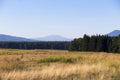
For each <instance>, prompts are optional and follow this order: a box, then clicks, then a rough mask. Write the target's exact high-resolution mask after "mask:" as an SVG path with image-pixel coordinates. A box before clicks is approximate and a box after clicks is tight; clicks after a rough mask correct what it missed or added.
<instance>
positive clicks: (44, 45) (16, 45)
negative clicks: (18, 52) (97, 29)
mask: <svg viewBox="0 0 120 80" xmlns="http://www.w3.org/2000/svg"><path fill="white" fill-rule="evenodd" d="M69 43H70V42H0V48H9V49H60V50H67V49H68V47H69Z"/></svg>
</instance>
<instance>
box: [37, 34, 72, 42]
mask: <svg viewBox="0 0 120 80" xmlns="http://www.w3.org/2000/svg"><path fill="white" fill-rule="evenodd" d="M35 40H39V41H71V40H72V39H69V38H65V37H62V36H59V35H50V36H45V37H40V38H35Z"/></svg>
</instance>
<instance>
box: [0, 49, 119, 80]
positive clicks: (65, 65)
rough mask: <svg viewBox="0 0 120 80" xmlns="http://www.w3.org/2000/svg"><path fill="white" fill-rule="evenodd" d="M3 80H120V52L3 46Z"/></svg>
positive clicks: (0, 70) (0, 71)
mask: <svg viewBox="0 0 120 80" xmlns="http://www.w3.org/2000/svg"><path fill="white" fill-rule="evenodd" d="M0 64H1V65H0V80H120V54H112V53H103V52H69V51H60V50H14V49H0Z"/></svg>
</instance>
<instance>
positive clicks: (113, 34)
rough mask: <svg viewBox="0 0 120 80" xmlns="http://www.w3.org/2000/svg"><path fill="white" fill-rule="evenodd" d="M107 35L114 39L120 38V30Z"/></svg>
mask: <svg viewBox="0 0 120 80" xmlns="http://www.w3.org/2000/svg"><path fill="white" fill-rule="evenodd" d="M107 35H108V36H111V37H113V36H119V35H120V30H114V31H112V32H110V33H108V34H107Z"/></svg>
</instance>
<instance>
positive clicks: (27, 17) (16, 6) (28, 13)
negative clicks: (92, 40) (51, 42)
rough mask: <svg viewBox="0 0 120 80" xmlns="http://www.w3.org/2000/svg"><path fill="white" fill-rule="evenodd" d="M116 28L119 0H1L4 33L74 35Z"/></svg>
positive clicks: (119, 19)
mask: <svg viewBox="0 0 120 80" xmlns="http://www.w3.org/2000/svg"><path fill="white" fill-rule="evenodd" d="M116 29H120V1H119V0H0V34H8V35H14V36H22V37H28V38H34V37H41V36H46V35H53V34H54V35H61V36H65V37H69V38H74V37H82V36H83V34H88V35H93V34H106V33H108V32H110V31H112V30H116Z"/></svg>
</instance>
